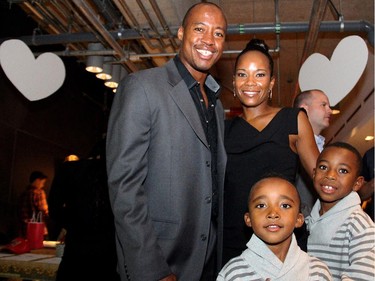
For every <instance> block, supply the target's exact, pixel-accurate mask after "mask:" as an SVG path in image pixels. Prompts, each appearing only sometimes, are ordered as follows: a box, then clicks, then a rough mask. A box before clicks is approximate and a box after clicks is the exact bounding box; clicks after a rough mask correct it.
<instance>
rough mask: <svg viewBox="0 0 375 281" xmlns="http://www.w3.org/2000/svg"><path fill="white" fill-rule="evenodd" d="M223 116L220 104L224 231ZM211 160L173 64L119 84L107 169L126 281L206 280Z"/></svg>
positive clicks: (194, 112) (219, 140) (219, 134)
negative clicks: (203, 275)
mask: <svg viewBox="0 0 375 281" xmlns="http://www.w3.org/2000/svg"><path fill="white" fill-rule="evenodd" d="M211 79H212V77H211ZM223 117H224V112H223V108H222V105H221V103H220V101H219V100H218V103H217V107H216V119H217V124H218V174H219V198H220V204H219V205H220V215H219V229H220V230H221V227H222V198H223V182H224V179H223V178H224V170H225V163H226V154H225V151H224V145H223V135H224V124H223V123H224V122H223ZM210 162H211V153H210V149H209V147H208V143H207V140H206V136H205V133H204V130H203V128H202V124H201V121H200V118H199V115H198V112H197V109H196V107H195V105H194V102H193V100H192V98H191V95H190V93H189V90H188V88H187V86H186V84H185V82H184V80H183V79H182V77H181V76H180V75H179V73H178V71H177V68H176V66H175V63H174V62H173V60H171V61H169V62H168V63H167V64H165V65H164V66H162V67H159V68H154V69H148V70H144V71H139V72H137V73H133V74H130V75H129V76H127V77H126V78H125V80H124V81H122V82H121V83H120V87H119V89H118V91H117V93H116V96H115V99H114V102H113V105H112V109H111V113H110V120H109V126H108V134H107V171H108V179H109V180H108V182H109V189H110V190H109V191H110V201H111V204H112V208H113V212H114V216H115V225H116V232H117V254H118V258H119V271H120V274H121V277H122V280H128V277H126V276H130V278H131V280H141V281H145V280H158V279H160V278H162V277H165V276H166V275H168V274H170V273H174V274H176V275H177V277H178V280H180V281H183V280H189V281H192V280H199V278H200V275H201V273H202V269H203V265H204V260H205V258H206V251H207V244H208V236H209V231H210V221H211V195H212V179H211V167H210ZM220 234H221V231H220ZM220 237H221V236H220ZM219 245H221V243H219Z"/></svg>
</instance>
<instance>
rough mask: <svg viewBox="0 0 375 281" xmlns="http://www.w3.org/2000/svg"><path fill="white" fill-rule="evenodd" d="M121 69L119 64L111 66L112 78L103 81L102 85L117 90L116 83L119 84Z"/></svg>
mask: <svg viewBox="0 0 375 281" xmlns="http://www.w3.org/2000/svg"><path fill="white" fill-rule="evenodd" d="M121 68H122V66H121V65H119V64H114V65H112V78H111V79H109V80H107V81H105V82H104V85H106V86H107V87H109V88H117V86H118V83H119V82H120V75H121Z"/></svg>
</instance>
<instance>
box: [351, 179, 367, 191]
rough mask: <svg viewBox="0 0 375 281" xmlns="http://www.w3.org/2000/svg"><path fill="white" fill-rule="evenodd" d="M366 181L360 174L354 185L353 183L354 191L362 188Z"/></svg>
mask: <svg viewBox="0 0 375 281" xmlns="http://www.w3.org/2000/svg"><path fill="white" fill-rule="evenodd" d="M364 182H365V178H364V177H362V176H359V177H358V178H357V179H356V181H355V182H354V185H353V191H358V190H360V189H361V187H362V186H363V184H364Z"/></svg>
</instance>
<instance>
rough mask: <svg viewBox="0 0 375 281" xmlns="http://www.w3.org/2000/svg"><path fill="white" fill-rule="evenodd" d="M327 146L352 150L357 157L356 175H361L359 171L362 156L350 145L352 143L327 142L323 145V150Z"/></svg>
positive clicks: (360, 169)
mask: <svg viewBox="0 0 375 281" xmlns="http://www.w3.org/2000/svg"><path fill="white" fill-rule="evenodd" d="M329 147H338V148H343V149H346V150H349V151H351V152H353V154H354V155H355V156H356V158H357V176H360V175H361V171H362V156H361V154H360V153H359V151H358V150H357V149H356V148H355V147H354V146H352V145H350V144H349V143H346V142H340V141H338V142H334V143H330V144H327V145H326V146H325V147H324V149H323V151H324V150H325V149H326V148H329ZM323 151H322V152H323Z"/></svg>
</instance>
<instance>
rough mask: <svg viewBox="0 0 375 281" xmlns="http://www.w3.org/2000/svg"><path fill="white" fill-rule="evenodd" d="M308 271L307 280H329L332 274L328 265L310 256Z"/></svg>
mask: <svg viewBox="0 0 375 281" xmlns="http://www.w3.org/2000/svg"><path fill="white" fill-rule="evenodd" d="M309 265H310V273H309V280H320V281H331V280H333V279H332V275H331V273H330V272H329V269H328V266H327V265H326V264H325V263H324V262H322V261H321V260H319V259H317V258H315V257H312V256H310V262H309Z"/></svg>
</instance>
